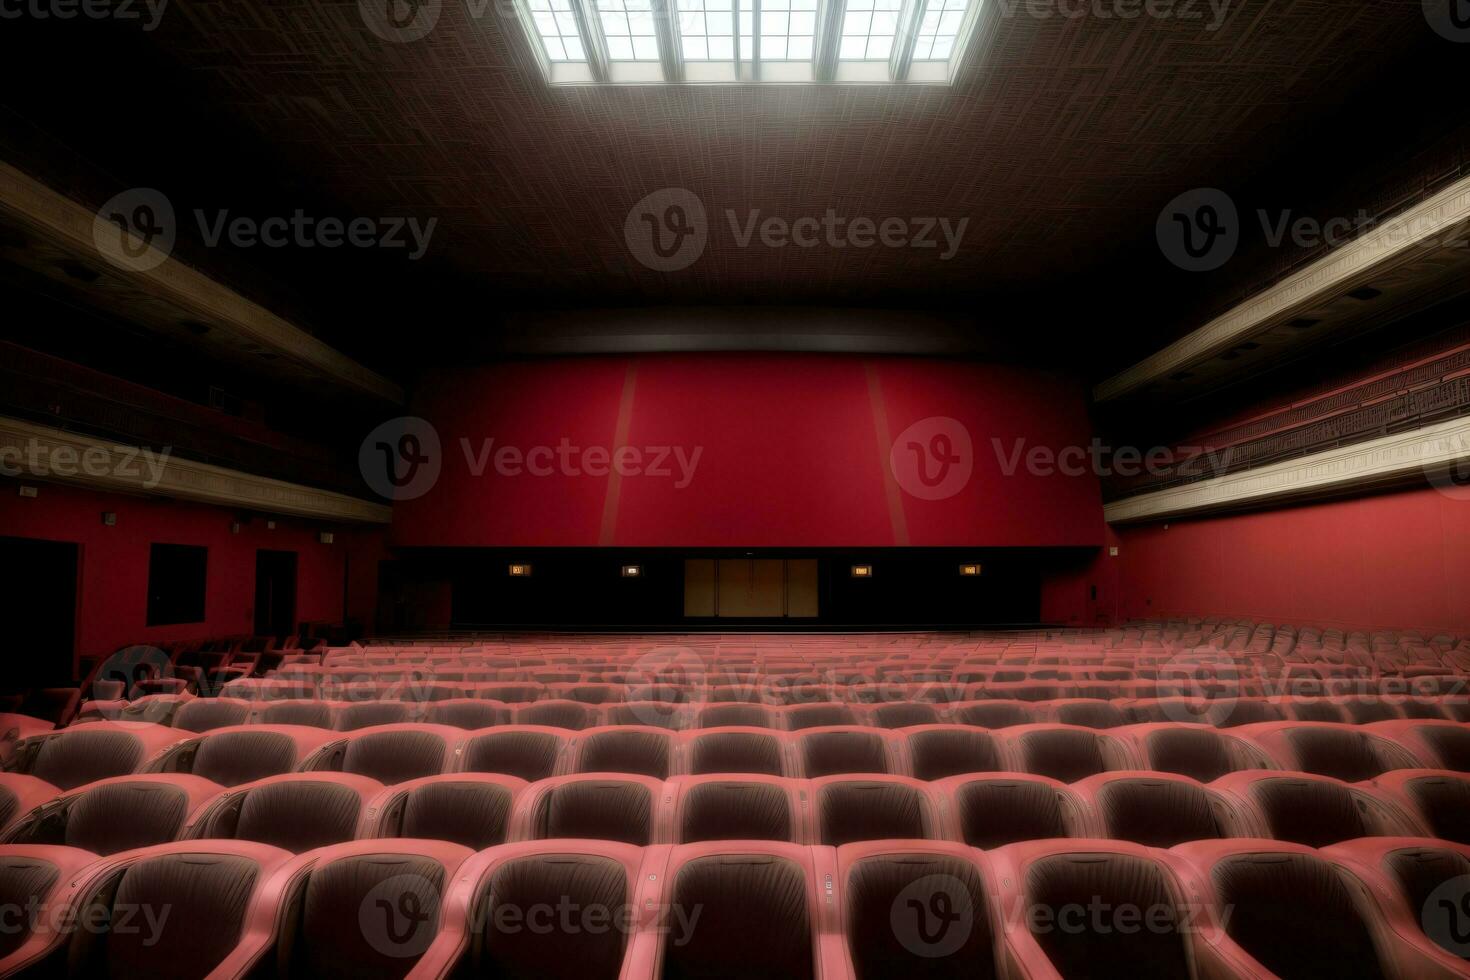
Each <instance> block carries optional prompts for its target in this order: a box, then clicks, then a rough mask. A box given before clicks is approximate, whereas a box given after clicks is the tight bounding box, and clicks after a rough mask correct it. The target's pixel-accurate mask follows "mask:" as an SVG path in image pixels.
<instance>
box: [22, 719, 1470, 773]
mask: <svg viewBox="0 0 1470 980" xmlns="http://www.w3.org/2000/svg"><path fill="white" fill-rule="evenodd" d="M8 768H9V769H10V770H11V771H15V772H21V773H25V774H29V775H34V776H37V777H39V778H41V779H44V780H46V781H47V782H49V783H51V784H53V785H55V786H59V787H61V788H62V789H71V788H73V787H76V786H80V785H82V784H84V783H89V782H94V781H96V780H98V779H105V778H108V777H111V776H121V775H127V774H130V773H135V772H188V773H193V774H195V775H200V776H204V777H206V778H208V779H210V780H212V781H214V782H217V783H220V784H222V785H226V786H233V785H238V784H240V783H244V782H249V781H251V780H254V779H260V778H263V777H265V776H272V775H279V774H282V773H286V772H295V771H315V770H334V771H344V772H352V773H357V774H359V775H365V776H370V777H372V778H374V779H377V780H379V781H380V782H383V783H385V784H393V783H400V782H405V781H407V780H410V779H416V778H419V777H421V776H432V775H437V774H439V773H445V772H493V773H503V774H505V775H511V776H516V777H518V778H521V779H525V780H528V781H533V780H538V779H545V778H547V777H549V776H554V775H562V774H572V773H580V772H622V773H630V774H633V775H640V776H649V777H652V778H655V779H666V778H668V777H670V776H678V775H708V774H713V773H739V772H745V773H756V774H761V775H771V776H788V777H793V778H815V777H821V776H831V775H842V774H852V773H879V774H888V775H901V776H913V777H915V778H918V779H922V780H933V779H943V778H946V777H948V776H953V775H958V774H962V773H974V772H997V771H1001V772H1025V773H1031V774H1033V775H1039V776H1046V777H1048V778H1051V779H1056V780H1059V781H1061V782H1076V781H1077V780H1080V779H1085V778H1087V777H1088V776H1094V775H1097V774H1099V773H1102V772H1111V771H1118V770H1132V769H1142V770H1152V771H1158V772H1172V773H1177V774H1179V775H1185V776H1190V777H1191V778H1194V779H1199V780H1201V781H1209V780H1212V779H1216V778H1218V777H1220V776H1223V775H1225V774H1227V773H1231V772H1239V771H1245V770H1251V769H1277V770H1287V771H1296V772H1307V773H1314V774H1317V775H1323V776H1332V777H1334V778H1337V779H1343V780H1346V781H1348V782H1359V781H1362V780H1365V779H1372V778H1374V777H1377V776H1380V775H1382V774H1383V773H1385V772H1389V771H1391V770H1395V769H1415V768H1431V769H1447V770H1453V771H1457V772H1465V771H1470V724H1465V723H1460V722H1448V721H1389V722H1377V723H1374V724H1371V725H1356V726H1355V725H1345V724H1340V723H1331V722H1266V723H1262V724H1256V725H1247V726H1243V727H1241V728H1237V729H1230V730H1220V729H1214V728H1209V727H1207V726H1204V725H1189V724H1176V723H1147V724H1142V725H1131V726H1126V727H1124V728H1116V729H1107V730H1096V729H1090V728H1083V727H1080V726H1071V725H1020V726H1017V727H1014V728H1007V729H1000V730H989V729H982V728H974V727H969V726H964V725H918V726H914V727H910V728H902V729H884V728H873V727H864V726H850V725H839V726H831V727H821V728H811V729H805V730H802V731H798V732H778V731H772V730H769V729H763V728H741V727H732V728H708V729H693V730H690V731H684V732H670V731H666V730H664V729H661V728H654V727H648V726H633V725H621V726H619V725H615V726H606V727H601V728H594V729H587V730H585V731H581V732H573V731H568V730H565V729H559V728H551V727H543V726H517V725H507V726H500V727H493V728H484V729H474V730H470V729H460V728H452V727H449V726H446V725H427V724H402V725H379V726H373V727H370V728H363V729H358V730H356V731H352V732H338V731H332V730H329V729H323V728H308V727H304V726H297V725H237V726H230V727H226V728H219V729H214V730H211V731H208V732H204V733H202V734H193V733H190V732H186V731H183V730H180V729H176V728H168V727H165V726H162V725H153V724H147V723H138V724H128V723H118V722H94V723H90V724H84V725H76V726H73V727H71V728H66V729H62V730H61V731H59V732H52V733H45V734H42V735H37V736H33V737H31V738H27V739H24V740H22V741H21V742H20V743H19V744H18V746H17V748H16V751H15V754H14V756H13V758H12V759H11V760H10V764H9V766H8Z"/></svg>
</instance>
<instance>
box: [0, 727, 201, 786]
mask: <svg viewBox="0 0 1470 980" xmlns="http://www.w3.org/2000/svg"><path fill="white" fill-rule="evenodd" d="M188 737H189V733H188V732H181V731H177V730H175V729H172V728H168V727H165V726H163V725H151V724H146V723H140V724H121V723H117V722H110V721H98V722H89V723H87V724H83V725H73V726H72V727H70V728H64V729H62V730H60V731H57V732H47V733H45V734H41V735H35V736H32V737H30V738H26V739H23V740H21V741H20V742H19V743H18V744H17V745H16V748H15V758H14V759H13V760H12V763H11V768H12V770H13V771H16V772H21V773H25V774H27V775H31V776H35V777H36V778H37V779H42V780H45V781H46V782H48V783H50V784H51V785H53V786H55V787H56V788H57V789H61V790H68V789H75V788H76V787H78V786H81V785H84V784H86V783H94V782H96V781H97V780H99V779H107V778H108V777H110V776H126V775H128V774H130V773H133V772H138V771H140V770H141V769H142V767H143V766H145V765H147V764H148V763H149V760H150V759H152V758H153V757H154V756H156V755H157V754H159V753H160V752H163V751H164V750H166V749H167V748H168V747H169V746H172V745H177V744H178V743H180V742H182V741H184V740H185V739H187V738H188Z"/></svg>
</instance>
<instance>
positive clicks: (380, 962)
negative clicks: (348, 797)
mask: <svg viewBox="0 0 1470 980" xmlns="http://www.w3.org/2000/svg"><path fill="white" fill-rule="evenodd" d="M473 854H474V852H473V851H471V850H470V849H469V848H466V847H461V846H460V845H458V844H451V843H449V842H447V841H424V840H403V839H384V840H359V841H352V842H350V843H345V844H336V845H333V846H331V847H324V848H320V849H318V850H315V851H308V852H306V853H305V854H302V855H301V856H299V857H298V858H297V859H296V860H295V862H293V863H292V864H291V865H288V866H287V871H288V872H289V871H295V872H296V873H297V874H298V875H299V874H300V873H302V872H305V873H306V874H307V877H306V883H305V886H304V887H303V888H301V889H300V893H299V897H293V899H292V900H291V901H290V902H289V903H287V904H286V905H285V906H284V907H283V909H282V912H281V915H280V918H281V920H282V921H281V927H280V929H279V932H278V934H277V937H276V949H275V951H274V952H275V955H274V975H275V976H277V977H283V978H305V977H323V978H334V980H335V978H341V980H349V978H351V980H397V978H400V977H404V976H406V975H407V974H408V973H409V972H410V971H411V970H413V968H414V967H415V966H416V965H417V963H418V961H419V958H420V957H421V956H423V954H424V953H425V952H426V951H427V950H428V949H429V948H430V946H431V944H432V943H433V942H434V940H435V939H436V938H437V936H438V934H439V929H440V924H441V916H442V909H443V897H444V891H445V889H446V888H448V887H449V886H450V884H451V883H452V882H453V881H454V880H455V876H456V875H457V873H458V872H459V870H460V868H461V867H462V866H463V865H464V863H465V861H467V860H468V859H469V858H470V857H472V856H473Z"/></svg>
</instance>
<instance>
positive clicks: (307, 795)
mask: <svg viewBox="0 0 1470 980" xmlns="http://www.w3.org/2000/svg"><path fill="white" fill-rule="evenodd" d="M362 805H363V799H362V794H361V793H360V792H359V791H358V790H357V789H356V788H355V787H353V786H351V785H345V784H344V783H343V782H340V781H335V780H333V779H332V778H331V777H330V776H328V775H327V774H310V775H309V776H307V777H306V778H297V777H292V776H286V777H279V776H273V777H269V778H267V779H264V780H262V781H261V782H259V783H257V784H256V785H254V786H250V787H248V788H247V789H246V790H245V791H244V792H243V793H242V794H241V798H240V799H239V801H238V803H237V804H233V805H231V806H229V807H221V808H220V811H219V812H218V813H211V814H209V818H208V826H201V827H199V828H197V832H198V835H199V836H201V837H233V838H235V839H237V840H253V841H259V842H260V843H262V844H270V845H271V846H273V847H279V848H281V849H282V850H285V851H290V852H291V853H293V854H300V853H302V852H303V851H309V850H312V849H313V848H317V847H325V846H327V845H328V844H340V843H342V842H343V841H349V840H352V838H353V836H354V835H355V834H356V833H357V823H358V819H359V818H360V817H361V816H362Z"/></svg>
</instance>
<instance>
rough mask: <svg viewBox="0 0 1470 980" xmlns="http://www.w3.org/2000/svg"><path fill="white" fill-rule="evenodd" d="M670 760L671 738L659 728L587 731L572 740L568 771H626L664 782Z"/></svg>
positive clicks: (624, 727)
mask: <svg viewBox="0 0 1470 980" xmlns="http://www.w3.org/2000/svg"><path fill="white" fill-rule="evenodd" d="M672 758H673V741H672V735H671V734H670V733H669V732H667V731H664V730H663V729H660V728H649V727H646V726H642V727H640V726H631V725H629V726H620V727H619V726H613V727H606V728H590V729H587V730H586V731H583V732H582V733H581V734H580V735H579V736H578V737H577V738H576V739H575V740H574V745H573V750H572V762H571V765H572V772H627V773H634V774H637V775H640V776H652V777H654V778H655V779H667V778H668V776H669V772H670V766H671V762H672Z"/></svg>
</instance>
